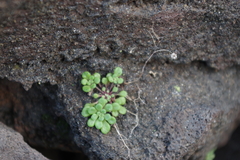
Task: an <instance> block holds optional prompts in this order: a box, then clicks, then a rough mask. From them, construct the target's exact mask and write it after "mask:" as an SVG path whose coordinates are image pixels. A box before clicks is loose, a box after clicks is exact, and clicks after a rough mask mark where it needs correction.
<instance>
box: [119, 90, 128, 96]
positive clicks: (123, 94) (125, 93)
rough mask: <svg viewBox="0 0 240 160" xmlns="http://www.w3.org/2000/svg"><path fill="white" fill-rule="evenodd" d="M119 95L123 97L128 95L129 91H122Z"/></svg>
mask: <svg viewBox="0 0 240 160" xmlns="http://www.w3.org/2000/svg"><path fill="white" fill-rule="evenodd" d="M118 95H119V96H121V97H127V95H128V93H127V92H126V91H121V92H119V94H118Z"/></svg>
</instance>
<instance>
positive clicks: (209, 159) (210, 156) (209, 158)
mask: <svg viewBox="0 0 240 160" xmlns="http://www.w3.org/2000/svg"><path fill="white" fill-rule="evenodd" d="M215 150H216V149H212V150H210V151H209V152H208V153H207V155H206V158H205V160H213V159H214V158H215V153H214V152H215Z"/></svg>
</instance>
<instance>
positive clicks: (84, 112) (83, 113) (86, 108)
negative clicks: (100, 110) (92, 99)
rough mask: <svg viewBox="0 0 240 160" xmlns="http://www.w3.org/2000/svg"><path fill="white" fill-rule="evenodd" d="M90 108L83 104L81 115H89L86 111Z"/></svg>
mask: <svg viewBox="0 0 240 160" xmlns="http://www.w3.org/2000/svg"><path fill="white" fill-rule="evenodd" d="M89 108H90V106H86V105H85V106H84V108H83V110H82V116H83V117H88V116H90V115H91V114H89V113H88V109H89Z"/></svg>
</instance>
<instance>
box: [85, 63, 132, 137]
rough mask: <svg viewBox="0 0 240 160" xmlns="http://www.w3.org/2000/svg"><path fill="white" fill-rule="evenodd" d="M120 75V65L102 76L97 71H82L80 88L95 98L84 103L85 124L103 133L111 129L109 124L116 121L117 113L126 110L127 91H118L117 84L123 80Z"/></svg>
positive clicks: (123, 112) (124, 112) (122, 112)
mask: <svg viewBox="0 0 240 160" xmlns="http://www.w3.org/2000/svg"><path fill="white" fill-rule="evenodd" d="M121 75H122V68H120V67H116V68H115V69H114V72H113V73H108V74H107V75H106V77H102V78H101V75H100V74H99V73H94V74H93V75H91V73H90V72H88V71H86V72H83V73H82V80H81V84H82V85H83V87H82V90H83V91H84V92H89V93H92V97H93V98H95V99H97V101H96V102H94V103H87V104H85V105H84V108H83V110H82V116H83V117H89V119H88V121H87V125H88V126H89V127H96V128H97V129H99V130H101V132H102V133H103V134H107V133H108V132H109V131H110V130H111V125H113V124H115V123H116V121H117V120H116V117H117V116H118V115H119V114H126V112H127V109H126V108H125V107H124V105H125V104H126V97H127V95H128V93H127V92H126V91H124V90H122V91H119V86H120V85H121V84H123V82H124V80H123V78H121V77H120V76H121ZM94 91H97V92H94Z"/></svg>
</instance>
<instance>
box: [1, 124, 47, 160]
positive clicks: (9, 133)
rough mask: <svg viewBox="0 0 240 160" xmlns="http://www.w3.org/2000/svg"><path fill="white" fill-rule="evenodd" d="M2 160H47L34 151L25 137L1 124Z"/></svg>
mask: <svg viewBox="0 0 240 160" xmlns="http://www.w3.org/2000/svg"><path fill="white" fill-rule="evenodd" d="M0 136H1V137H0V153H1V154H0V159H1V160H16V159H17V160H26V159H36V160H47V158H45V157H44V156H43V155H42V154H40V153H38V152H37V151H36V150H35V149H32V148H31V147H30V146H29V145H28V144H27V143H26V142H24V140H23V137H22V136H21V135H20V134H19V133H18V132H16V131H14V130H13V129H10V128H8V127H7V126H5V125H4V124H3V123H1V122H0Z"/></svg>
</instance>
